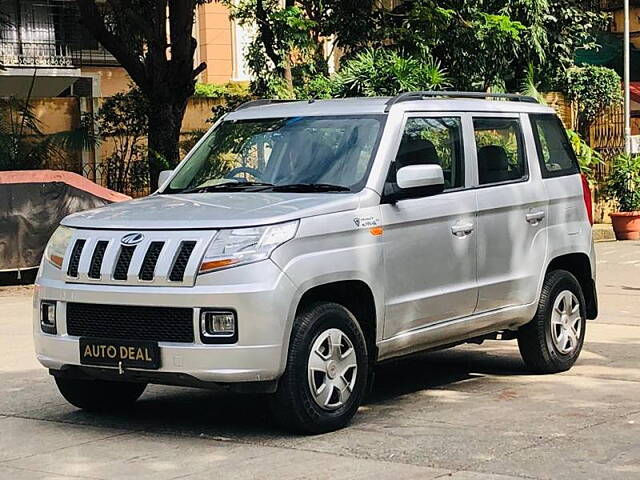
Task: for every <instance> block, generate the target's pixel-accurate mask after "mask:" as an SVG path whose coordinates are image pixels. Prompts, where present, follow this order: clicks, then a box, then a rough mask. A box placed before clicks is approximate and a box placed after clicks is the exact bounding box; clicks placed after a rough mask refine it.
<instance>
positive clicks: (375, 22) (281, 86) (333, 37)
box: [222, 0, 384, 98]
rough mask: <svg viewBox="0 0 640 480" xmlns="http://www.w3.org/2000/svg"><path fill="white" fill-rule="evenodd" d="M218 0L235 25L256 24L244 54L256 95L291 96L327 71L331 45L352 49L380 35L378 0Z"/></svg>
mask: <svg viewBox="0 0 640 480" xmlns="http://www.w3.org/2000/svg"><path fill="white" fill-rule="evenodd" d="M222 1H223V3H225V4H226V5H227V6H228V7H229V8H230V9H231V12H232V15H233V17H234V18H235V19H236V20H237V21H238V22H239V23H240V24H241V25H250V26H255V28H256V35H255V37H254V39H253V41H252V42H251V44H250V46H249V47H248V49H247V52H246V55H247V58H248V66H249V69H250V70H251V73H252V74H253V78H254V80H253V85H252V91H253V92H254V93H256V94H257V95H262V96H279V97H285V98H287V97H294V96H295V91H296V89H300V88H301V87H304V86H305V84H306V83H308V82H312V81H314V80H315V79H316V78H317V77H318V76H319V75H326V74H327V73H328V71H329V65H328V58H329V57H330V55H331V53H332V52H333V51H335V49H336V48H338V47H339V48H340V49H341V50H342V52H344V53H352V52H355V51H357V50H358V49H361V48H363V47H366V46H370V45H373V44H375V42H376V41H377V42H378V43H379V41H380V39H381V35H383V34H384V30H383V29H382V28H380V27H381V25H382V23H381V22H382V20H383V17H384V15H383V10H382V9H381V8H378V7H379V5H378V4H379V3H382V2H381V1H380V0H346V1H345V0H299V1H293V0H286V2H284V4H281V3H280V2H279V1H278V0H241V1H240V2H234V1H232V0H222Z"/></svg>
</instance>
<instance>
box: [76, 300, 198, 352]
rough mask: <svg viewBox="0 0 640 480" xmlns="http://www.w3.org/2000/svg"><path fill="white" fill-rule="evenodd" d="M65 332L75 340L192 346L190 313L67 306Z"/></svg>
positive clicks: (134, 307)
mask: <svg viewBox="0 0 640 480" xmlns="http://www.w3.org/2000/svg"><path fill="white" fill-rule="evenodd" d="M67 332H68V333H69V335H73V336H78V337H97V338H110V339H114V340H150V341H158V342H178V343H193V341H194V336H193V310H192V309H190V308H174V307H140V306H128V305H99V304H91V303H67Z"/></svg>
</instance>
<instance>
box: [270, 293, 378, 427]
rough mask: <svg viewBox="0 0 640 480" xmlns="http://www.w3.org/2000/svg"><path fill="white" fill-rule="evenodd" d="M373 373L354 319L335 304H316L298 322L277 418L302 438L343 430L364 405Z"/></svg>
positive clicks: (275, 407) (275, 406) (274, 401)
mask: <svg viewBox="0 0 640 480" xmlns="http://www.w3.org/2000/svg"><path fill="white" fill-rule="evenodd" d="M368 370H369V360H368V353H367V345H366V341H365V338H364V334H363V332H362V329H361V328H360V325H359V324H358V322H357V320H356V318H355V317H354V316H353V314H352V313H351V312H350V311H349V310H347V309H346V308H345V307H343V306H342V305H338V304H336V303H330V302H321V303H316V304H313V305H311V306H310V307H308V308H307V309H305V310H304V311H303V312H302V313H300V314H298V315H297V317H296V319H295V322H294V326H293V332H292V334H291V343H290V346H289V355H288V358H287V366H286V369H285V372H284V374H283V376H282V378H281V379H280V382H279V385H278V390H277V392H276V394H275V395H274V396H273V398H272V402H271V407H272V412H273V415H274V416H275V418H276V419H277V420H278V421H279V423H280V424H281V425H283V426H284V427H285V428H287V429H288V430H292V431H294V432H297V433H307V434H317V433H325V432H330V431H333V430H337V429H339V428H342V427H344V426H345V425H346V424H347V423H348V422H349V421H350V420H351V418H352V417H353V415H355V413H356V411H357V410H358V407H359V406H360V403H361V402H362V398H363V396H364V392H365V390H366V387H367V379H368V377H369V372H368Z"/></svg>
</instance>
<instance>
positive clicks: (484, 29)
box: [388, 0, 608, 90]
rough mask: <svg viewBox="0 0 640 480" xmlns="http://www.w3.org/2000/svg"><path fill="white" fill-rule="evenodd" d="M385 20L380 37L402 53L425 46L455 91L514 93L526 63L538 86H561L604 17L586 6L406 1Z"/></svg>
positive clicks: (534, 0) (523, 0)
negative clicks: (502, 89)
mask: <svg viewBox="0 0 640 480" xmlns="http://www.w3.org/2000/svg"><path fill="white" fill-rule="evenodd" d="M392 18H393V23H392V26H391V28H390V29H389V34H388V36H389V37H390V38H392V39H393V40H394V41H395V43H396V44H397V45H398V46H400V47H402V48H404V49H405V50H407V51H409V52H410V51H411V49H412V48H413V49H415V48H418V47H422V46H425V45H426V46H428V48H429V49H430V51H431V53H432V55H433V56H434V58H435V59H437V60H439V61H440V62H441V64H442V66H443V67H444V68H446V70H447V71H448V72H449V74H450V76H451V78H452V82H453V86H454V87H455V88H457V89H465V90H469V89H481V90H486V89H488V88H490V87H491V86H493V85H496V84H497V85H500V84H506V86H507V87H508V89H511V90H515V89H517V88H518V86H519V83H521V81H522V79H523V78H524V77H525V76H526V74H527V70H528V68H529V65H530V64H532V65H534V66H535V67H536V70H537V71H544V72H545V78H544V82H543V85H542V87H543V88H545V89H548V88H549V87H550V86H552V85H554V84H556V83H557V82H558V81H561V80H562V78H563V72H564V70H566V69H567V68H569V67H570V66H571V65H573V57H574V54H575V50H576V49H577V48H581V47H582V48H593V47H594V46H595V45H594V42H593V35H594V34H595V32H597V31H600V30H602V29H604V28H605V27H606V22H607V18H608V17H607V15H606V14H604V13H601V12H600V11H599V6H598V5H597V2H594V1H586V2H577V1H574V0H515V1H507V0H501V1H492V2H485V1H481V0H471V1H466V2H455V1H450V0H407V1H406V2H403V3H402V4H401V5H400V6H399V7H397V8H396V9H395V10H394V11H393V17H392Z"/></svg>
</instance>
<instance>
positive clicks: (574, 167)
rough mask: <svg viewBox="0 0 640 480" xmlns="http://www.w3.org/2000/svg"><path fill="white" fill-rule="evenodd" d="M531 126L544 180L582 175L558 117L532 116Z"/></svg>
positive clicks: (549, 115)
mask: <svg viewBox="0 0 640 480" xmlns="http://www.w3.org/2000/svg"><path fill="white" fill-rule="evenodd" d="M531 125H532V127H533V135H534V137H535V140H536V148H537V150H538V160H539V161H540V168H541V170H542V177H543V178H551V177H560V176H563V175H574V174H576V173H580V167H579V166H578V161H577V160H576V156H575V154H574V153H573V148H572V147H571V143H569V138H568V137H567V133H566V132H565V130H564V127H563V126H562V122H561V121H560V119H559V118H558V117H557V116H556V115H553V114H546V115H531Z"/></svg>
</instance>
